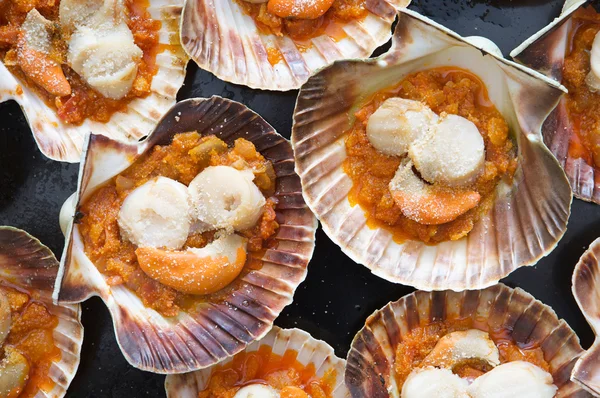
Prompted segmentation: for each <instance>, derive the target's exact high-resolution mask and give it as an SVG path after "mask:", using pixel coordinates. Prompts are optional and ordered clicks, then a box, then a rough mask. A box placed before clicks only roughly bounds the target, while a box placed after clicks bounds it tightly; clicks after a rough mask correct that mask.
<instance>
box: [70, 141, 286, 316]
mask: <svg viewBox="0 0 600 398" xmlns="http://www.w3.org/2000/svg"><path fill="white" fill-rule="evenodd" d="M199 148H204V149H199ZM217 165H227V166H232V167H238V168H240V167H241V168H252V169H253V170H264V172H261V173H256V172H255V179H254V183H255V184H256V185H257V186H258V187H259V189H260V190H261V192H262V193H263V195H265V197H266V198H267V203H266V205H265V207H264V210H263V214H262V217H261V218H260V219H259V221H258V223H257V224H256V225H255V226H254V227H253V228H250V229H248V230H246V231H241V232H240V234H241V235H243V236H244V237H246V238H247V239H248V244H247V250H248V255H247V260H246V264H245V265H244V269H243V270H242V273H241V274H240V275H239V276H238V278H237V279H236V280H235V281H234V282H232V283H231V284H230V285H228V286H227V287H226V288H224V289H222V290H220V291H218V292H216V293H213V294H209V295H204V296H193V295H189V294H184V293H181V292H179V291H177V290H175V289H173V288H171V287H168V286H166V285H163V284H161V283H160V282H158V281H156V280H154V279H152V278H150V277H149V276H148V275H146V273H144V271H143V270H142V269H141V268H140V265H139V262H138V258H137V255H136V249H137V247H136V246H135V245H134V244H132V243H130V242H129V241H127V240H125V239H123V238H122V237H121V234H120V228H119V224H118V221H117V220H118V214H119V210H120V209H121V205H122V203H123V201H124V200H125V198H126V197H127V195H128V194H129V193H130V192H131V191H132V190H133V189H135V188H136V187H139V186H140V185H142V184H144V183H146V182H147V181H149V180H150V179H152V178H154V177H157V176H163V177H167V178H171V179H174V180H176V181H179V182H181V183H182V184H184V185H188V184H189V183H190V182H191V181H192V180H193V179H194V178H195V177H196V175H198V173H200V172H201V171H202V170H203V169H204V168H206V167H208V166H217ZM274 190H275V172H274V170H273V166H272V165H271V163H270V162H269V161H268V160H266V159H265V158H264V157H263V156H262V155H261V154H260V153H258V152H257V151H256V149H255V147H254V145H253V144H252V143H251V142H249V141H247V140H244V139H238V140H236V141H235V144H234V146H233V147H232V148H228V147H227V144H225V143H224V142H223V141H221V140H219V139H218V138H216V137H215V136H207V137H201V136H200V135H199V134H198V133H195V132H192V133H183V134H178V135H176V136H175V137H174V139H173V141H172V143H170V144H169V145H157V146H155V147H154V148H153V149H152V150H151V151H149V152H148V153H147V154H145V155H144V156H141V157H140V159H138V160H137V161H136V162H135V163H134V164H133V165H131V166H130V167H129V168H128V169H127V170H125V171H124V172H122V173H121V174H119V175H118V176H116V177H115V178H113V179H111V180H110V181H109V182H108V183H107V184H105V185H104V186H102V187H100V188H99V189H98V190H96V191H95V192H94V193H93V194H92V195H91V196H90V197H89V199H88V200H87V201H86V202H85V203H83V204H82V206H81V208H80V212H81V213H82V214H83V217H82V219H81V223H80V231H81V235H82V238H83V242H84V246H85V252H86V254H87V256H88V257H89V258H90V260H92V262H93V263H94V264H95V265H96V267H97V268H98V269H99V270H100V272H102V273H103V274H104V275H105V276H106V277H107V283H108V284H109V285H125V286H127V287H128V288H129V289H131V290H132V291H134V292H136V293H137V294H138V296H139V297H140V298H141V299H142V301H143V302H144V305H146V306H147V307H150V308H153V309H155V310H156V311H158V312H160V313H161V314H162V315H164V316H175V315H177V314H178V312H179V310H180V309H185V308H189V307H190V306H192V305H195V304H196V303H198V302H199V301H212V302H214V301H219V300H221V298H222V297H223V296H224V295H225V294H227V293H229V292H230V291H231V290H232V289H234V288H235V287H236V286H237V283H238V281H239V279H240V278H241V277H243V276H244V275H246V274H247V273H248V272H250V270H252V269H258V268H260V267H261V266H262V262H261V261H260V260H259V258H260V256H261V255H262V254H263V253H264V250H265V249H267V248H269V247H272V246H273V243H272V241H271V239H270V238H271V237H272V236H273V235H274V234H275V232H276V231H277V229H278V228H279V224H278V223H277V221H276V213H275V206H276V205H277V199H276V198H275V197H273V196H272V195H273V193H274ZM214 232H215V231H209V232H204V233H191V234H190V235H189V237H188V240H187V242H186V243H185V246H184V248H189V247H194V248H201V247H204V246H206V245H207V244H208V243H210V242H212V241H213V239H214Z"/></svg>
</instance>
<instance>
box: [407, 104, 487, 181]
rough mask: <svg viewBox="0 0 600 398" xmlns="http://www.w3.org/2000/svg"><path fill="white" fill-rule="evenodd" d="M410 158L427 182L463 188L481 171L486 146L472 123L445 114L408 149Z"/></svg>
mask: <svg viewBox="0 0 600 398" xmlns="http://www.w3.org/2000/svg"><path fill="white" fill-rule="evenodd" d="M409 156H410V158H411V159H412V161H413V162H414V164H415V167H416V168H417V170H419V173H420V174H421V176H422V177H423V179H425V180H426V181H428V182H430V183H432V184H435V183H442V184H447V185H450V186H455V187H459V186H466V185H468V184H470V183H471V182H473V181H474V180H475V179H476V178H477V176H479V174H480V173H481V172H482V171H483V166H484V162H485V145H484V142H483V137H482V136H481V134H480V133H479V129H477V126H475V124H474V123H473V122H471V121H470V120H468V119H465V118H464V117H462V116H458V115H448V114H444V115H443V116H442V117H440V119H439V121H438V123H436V124H434V125H433V126H432V127H431V130H430V131H429V133H428V134H427V136H426V137H425V138H424V139H422V140H418V141H415V142H414V143H413V144H412V145H411V146H410V149H409Z"/></svg>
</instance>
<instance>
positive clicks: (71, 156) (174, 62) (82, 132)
mask: <svg viewBox="0 0 600 398" xmlns="http://www.w3.org/2000/svg"><path fill="white" fill-rule="evenodd" d="M182 8H183V0H175V1H167V0H149V5H148V12H149V13H150V15H151V16H152V18H153V19H155V20H159V21H161V23H162V26H161V28H160V31H159V46H160V47H161V49H163V50H162V51H161V52H160V53H158V54H157V55H156V65H157V67H158V71H157V73H156V75H155V76H154V78H153V79H152V86H151V92H150V94H149V95H148V96H147V97H145V98H136V99H134V100H133V101H131V102H130V103H129V104H128V105H127V107H126V108H125V109H124V110H122V111H119V112H116V113H114V114H113V115H112V117H111V119H110V120H109V121H108V122H107V123H100V122H96V121H93V120H90V119H86V120H85V121H84V122H83V123H82V124H81V125H79V126H76V125H71V124H65V123H62V122H61V121H60V119H59V118H58V116H57V115H56V111H55V110H54V109H51V108H49V107H48V106H47V105H46V104H45V103H44V101H42V100H41V99H40V98H39V97H38V95H37V94H36V93H35V92H34V91H33V90H31V89H29V88H28V87H27V85H25V84H22V83H21V81H20V80H18V79H17V78H16V77H15V76H14V75H13V74H12V73H11V72H10V71H9V70H8V69H7V68H6V67H5V66H4V64H3V63H2V62H0V102H4V101H7V100H10V99H14V100H15V101H17V102H18V103H19V105H20V106H21V108H22V109H23V113H24V114H25V117H26V118H27V120H28V122H29V126H30V127H31V131H32V132H33V136H34V138H35V141H36V142H37V144H38V147H39V148H40V151H41V152H42V153H43V154H44V155H46V156H47V157H49V158H50V159H53V160H60V161H66V162H78V161H79V159H80V157H81V151H82V149H83V147H84V144H85V139H86V135H87V134H88V133H90V131H91V132H94V133H95V134H103V135H105V136H107V137H110V138H112V139H115V140H120V141H137V140H138V139H140V138H141V137H143V136H145V135H147V134H148V133H150V131H152V129H153V128H154V126H155V125H156V123H158V121H159V120H160V118H161V117H162V116H163V115H164V114H165V112H166V111H167V110H168V109H169V108H170V107H171V106H173V104H175V97H176V95H177V91H178V90H179V88H180V87H181V85H182V84H183V79H184V78H185V68H186V65H187V61H188V57H187V55H186V54H185V53H184V51H183V50H182V48H181V45H180V44H179V36H178V22H179V19H180V15H181V11H182Z"/></svg>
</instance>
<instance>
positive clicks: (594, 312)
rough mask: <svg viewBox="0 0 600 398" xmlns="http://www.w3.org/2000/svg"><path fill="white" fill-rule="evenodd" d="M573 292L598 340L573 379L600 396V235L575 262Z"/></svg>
mask: <svg viewBox="0 0 600 398" xmlns="http://www.w3.org/2000/svg"><path fill="white" fill-rule="evenodd" d="M573 295H574V296H575V300H576V301H577V304H578V305H579V308H580V309H581V312H583V316H585V319H586V320H587V321H588V323H589V324H590V326H591V327H592V329H593V330H594V333H595V334H596V341H595V342H594V344H593V345H592V347H591V348H590V349H589V350H587V352H586V353H585V354H583V355H582V356H581V358H580V359H579V360H578V361H577V363H576V364H575V369H573V375H572V379H573V380H574V381H576V382H577V383H580V384H581V385H582V386H583V387H584V388H586V389H587V390H589V391H590V392H592V393H593V394H594V395H596V396H600V239H596V240H595V241H594V242H593V243H592V244H591V245H590V247H589V249H588V250H586V252H585V253H583V256H581V259H579V262H578V263H577V265H576V266H575V271H574V273H573Z"/></svg>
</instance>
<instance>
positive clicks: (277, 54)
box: [267, 47, 283, 66]
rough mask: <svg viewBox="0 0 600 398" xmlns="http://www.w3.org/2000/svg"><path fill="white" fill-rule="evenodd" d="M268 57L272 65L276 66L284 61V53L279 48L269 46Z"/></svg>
mask: <svg viewBox="0 0 600 398" xmlns="http://www.w3.org/2000/svg"><path fill="white" fill-rule="evenodd" d="M267 59H268V60H269V63H270V64H271V65H272V66H275V65H277V64H278V63H279V62H281V61H283V54H282V53H281V51H279V49H278V48H275V47H269V48H267Z"/></svg>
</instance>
